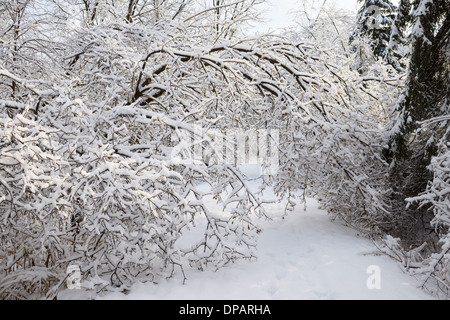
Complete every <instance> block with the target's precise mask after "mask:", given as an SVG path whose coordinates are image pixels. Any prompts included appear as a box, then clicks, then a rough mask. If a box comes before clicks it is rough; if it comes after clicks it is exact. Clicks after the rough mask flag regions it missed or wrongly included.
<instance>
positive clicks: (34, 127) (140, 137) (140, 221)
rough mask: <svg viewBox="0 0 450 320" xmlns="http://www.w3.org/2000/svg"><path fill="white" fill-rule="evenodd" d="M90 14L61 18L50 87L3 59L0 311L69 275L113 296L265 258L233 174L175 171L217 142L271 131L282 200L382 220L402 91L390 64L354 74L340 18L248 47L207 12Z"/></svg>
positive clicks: (359, 221)
mask: <svg viewBox="0 0 450 320" xmlns="http://www.w3.org/2000/svg"><path fill="white" fill-rule="evenodd" d="M68 2H70V1H68ZM174 2H176V3H178V4H179V5H180V7H179V8H180V10H181V8H182V7H181V4H182V2H179V1H178V2H177V1H174ZM84 3H85V8H84V9H83V10H84V11H81V12H82V14H81V15H80V16H79V17H77V16H76V15H75V18H73V19H74V20H73V21H71V20H70V19H69V20H68V21H67V22H64V24H63V23H61V21H60V20H58V15H55V19H56V20H55V21H54V23H55V25H58V26H60V27H62V28H61V30H59V31H57V30H56V29H52V30H53V32H55V37H54V40H53V41H54V42H52V44H53V45H54V46H53V47H52V46H50V45H49V46H50V47H52V48H53V50H48V52H46V54H45V55H44V54H42V55H43V57H42V59H41V60H40V61H39V63H38V64H35V63H32V64H31V66H28V67H29V68H33V70H39V72H36V73H32V72H21V71H23V70H25V71H28V70H27V67H26V66H27V65H26V63H25V62H24V61H19V60H14V59H12V60H11V61H14V62H15V64H17V65H21V66H22V68H16V67H15V66H14V67H11V64H10V63H6V62H5V61H6V58H1V59H2V60H0V79H1V86H0V90H1V92H2V94H3V96H5V97H8V98H5V99H3V100H0V114H1V118H0V119H1V124H2V126H1V127H0V130H1V131H0V136H1V138H2V140H1V144H0V164H2V167H0V179H1V180H0V190H1V191H2V194H0V208H1V209H2V211H1V212H0V214H1V216H0V220H1V223H2V224H1V225H0V231H1V238H0V240H1V242H0V263H1V264H0V266H1V269H0V296H1V297H2V298H13V299H14V298H19V299H20V298H23V297H31V296H43V295H44V296H46V297H47V298H53V297H56V296H57V294H58V292H59V291H60V290H61V289H63V288H64V287H65V286H66V280H67V279H68V278H69V274H67V270H68V268H69V266H78V267H79V269H80V272H81V276H82V285H83V286H84V288H85V289H87V290H92V291H94V292H101V291H102V290H103V289H105V290H108V289H113V288H116V289H117V288H120V289H127V288H128V287H129V286H130V285H132V284H133V283H134V282H135V281H154V282H158V281H159V280H160V279H162V278H164V277H168V276H171V275H173V274H174V272H181V273H182V274H183V275H185V270H186V268H188V267H194V268H197V269H201V270H203V269H205V268H209V267H212V268H214V269H217V268H220V267H222V266H224V265H225V264H227V263H229V262H233V261H235V260H237V259H242V258H244V259H251V258H253V257H254V256H255V247H256V244H257V235H258V233H259V231H260V230H259V228H258V226H257V225H256V224H255V223H254V222H253V219H252V218H253V216H254V215H260V216H268V214H267V212H266V211H265V210H264V203H265V200H264V199H261V198H260V197H259V195H257V194H254V193H253V192H251V190H250V188H249V187H248V185H247V183H246V181H245V178H244V177H243V175H242V174H241V173H240V172H239V170H238V168H237V166H236V161H234V160H235V159H228V158H227V161H225V162H224V161H214V160H213V161H184V160H190V159H184V158H183V157H179V156H177V155H178V154H179V153H180V151H183V150H187V151H188V153H189V152H191V154H195V153H196V148H200V151H202V150H207V151H208V152H209V151H210V150H211V149H212V148H211V145H210V144H209V145H208V143H209V142H208V139H207V136H208V134H213V135H216V134H217V132H221V133H223V134H224V135H226V133H227V132H229V131H230V130H231V131H233V130H235V129H243V130H254V131H255V132H257V131H258V130H268V131H270V130H276V132H279V139H277V141H278V143H279V144H278V145H277V146H276V147H277V148H278V154H279V155H280V158H279V169H280V170H279V174H278V175H277V176H275V177H272V178H273V181H274V183H275V190H276V192H277V193H278V194H279V195H280V196H284V194H288V195H290V194H291V193H290V191H291V190H293V189H295V190H296V189H299V188H303V189H305V190H306V192H307V193H310V194H311V193H312V194H314V195H317V196H318V197H319V199H320V201H321V202H322V204H323V206H324V208H325V209H327V210H329V211H330V212H331V213H332V214H333V215H334V216H335V217H340V218H343V219H344V220H345V221H347V222H348V223H349V224H351V225H355V226H358V227H359V228H361V229H364V230H365V231H373V229H374V228H375V226H377V227H378V226H379V225H380V224H381V223H383V222H385V221H386V219H387V218H386V216H387V215H388V214H387V208H386V207H387V204H386V203H384V201H383V198H384V195H385V193H386V192H388V191H387V189H386V185H385V179H386V176H385V174H386V172H387V168H386V164H385V163H384V162H383V160H382V158H381V150H382V149H383V147H384V144H385V143H386V141H385V138H384V135H383V134H382V129H383V125H384V123H386V121H387V118H388V115H389V114H390V109H389V108H390V105H391V104H390V103H391V102H392V101H394V98H393V97H394V96H395V95H396V94H397V92H398V87H399V86H401V84H402V79H401V77H400V76H399V75H397V74H396V72H395V71H393V70H391V69H390V68H388V67H386V66H384V65H383V64H382V63H374V64H373V65H372V66H369V67H367V68H366V70H365V72H364V73H361V70H355V68H354V60H355V55H357V53H355V52H354V51H352V50H351V49H350V47H349V45H347V44H346V43H347V42H346V41H345V40H344V39H345V37H344V36H343V35H341V34H340V32H339V29H337V24H336V21H331V22H330V23H329V24H326V25H327V28H328V29H329V30H335V31H337V33H333V32H331V31H330V32H329V36H324V35H323V34H322V36H321V37H318V36H317V37H314V36H313V37H310V35H311V34H313V35H314V32H317V29H311V30H310V32H309V36H308V37H301V38H300V39H299V38H295V37H288V36H264V37H255V38H245V39H243V38H234V37H233V36H230V33H229V32H228V31H230V28H231V27H230V28H226V29H224V30H228V31H226V32H225V33H226V34H227V36H226V37H222V36H220V33H221V32H220V30H219V35H218V34H217V33H214V34H212V33H211V32H210V31H211V26H208V27H205V26H204V25H203V22H204V15H205V14H208V13H209V12H211V10H203V11H201V12H199V13H195V14H193V15H192V16H191V17H189V16H186V14H185V13H186V12H189V11H186V12H184V11H183V12H184V13H183V14H182V15H177V19H175V18H174V19H170V18H167V17H165V15H164V14H163V12H162V11H161V12H160V13H158V14H157V15H156V16H145V17H144V16H140V15H139V14H137V15H131V16H128V13H130V11H128V12H127V7H126V6H124V7H122V6H119V7H116V8H114V10H113V8H112V7H111V8H109V9H111V10H104V9H105V8H106V7H98V8H97V7H95V8H93V7H91V6H90V5H94V6H96V3H97V2H96V1H94V2H91V1H84ZM183 3H184V2H183ZM107 4H108V2H107V1H106V2H102V6H103V5H105V6H107ZM74 5H75V4H74ZM229 5H231V4H230V3H229ZM225 7H226V6H225ZM225 7H224V8H225ZM235 8H236V6H235ZM94 9H95V10H94ZM128 9H129V8H128ZM159 9H162V8H159ZM244 9H245V7H244ZM68 10H69V9H68ZM69 11H70V10H69ZM74 11H76V10H74ZM169 11H170V10H169ZM102 12H103V13H102ZM152 12H153V13H154V11H152ZM158 12H159V11H158ZM170 12H171V11H170ZM245 12H247V9H245V10H244V12H243V15H242V19H244V17H245V14H244V13H245ZM94 13H95V15H94ZM153 13H152V14H153ZM172 13H173V12H172ZM175 13H176V12H175ZM60 14H61V15H62V16H63V17H64V15H66V14H67V13H61V12H60ZM168 15H169V16H172V15H171V14H168ZM225 16H226V15H225ZM238 16H239V15H238ZM164 17H165V18H164ZM180 17H183V18H182V19H181V18H180ZM240 17H241V16H240ZM216 18H217V17H216ZM245 19H246V18H245ZM245 19H244V20H245ZM214 21H215V22H217V20H214ZM227 21H228V23H230V26H231V25H234V24H235V23H237V22H236V21H233V19H230V18H228V20H227ZM216 26H217V25H216ZM43 29H45V28H43ZM224 30H222V31H224ZM33 36H34V35H33ZM318 39H320V41H319V40H318ZM56 42H57V43H56ZM361 45H363V44H361ZM30 60H32V59H30ZM12 83H14V90H11V87H12ZM19 92H20V95H19V94H18V93H19ZM197 128H201V130H202V135H201V136H199V135H198V129H197ZM186 135H188V136H190V137H191V138H192V142H193V143H192V145H189V143H187V145H183V143H185V142H186V139H185V138H184V137H185V136H186ZM240 143H242V141H232V142H231V148H232V149H233V150H234V149H235V148H236V149H237V147H238V146H237V145H238V144H240ZM219 145H220V144H219ZM227 147H229V145H228V146H227ZM189 149H190V151H189ZM197 151H198V150H197ZM220 151H224V150H223V149H222V150H216V152H217V154H216V156H219V155H220ZM174 155H175V156H174ZM259 156H260V157H262V158H263V157H264V156H263V155H261V154H260V155H259ZM208 158H210V159H214V158H216V159H217V157H214V155H213V154H210V155H208ZM228 160H229V161H228ZM205 185H206V186H207V187H206V188H207V189H208V191H206V192H205ZM208 197H210V198H213V199H216V200H217V201H218V202H220V203H222V204H223V212H221V213H215V212H212V211H211V210H210V209H209V207H208V201H206V200H207V199H208ZM290 203H291V204H292V205H293V204H294V202H292V201H291V202H290ZM192 236H194V239H192ZM187 239H189V241H188V240H187Z"/></svg>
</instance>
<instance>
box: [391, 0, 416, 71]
mask: <svg viewBox="0 0 450 320" xmlns="http://www.w3.org/2000/svg"><path fill="white" fill-rule="evenodd" d="M412 5H413V4H412V2H411V0H401V1H400V3H399V6H398V7H397V12H396V16H395V19H394V22H393V24H392V27H391V34H390V38H389V44H388V47H387V54H386V60H387V61H388V63H389V64H391V65H392V66H394V67H395V68H396V69H397V70H404V68H405V67H406V65H405V63H404V62H403V61H401V60H402V58H404V57H405V56H406V55H407V45H408V35H407V29H408V28H409V27H410V24H411V10H412Z"/></svg>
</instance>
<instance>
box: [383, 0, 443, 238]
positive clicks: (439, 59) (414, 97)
mask: <svg viewBox="0 0 450 320" xmlns="http://www.w3.org/2000/svg"><path fill="white" fill-rule="evenodd" d="M449 13H450V4H449V3H448V2H447V1H446V0H421V1H420V2H417V3H416V4H415V6H414V12H413V28H412V32H411V45H412V49H411V57H410V66H409V74H408V80H407V85H406V88H405V90H404V93H403V94H402V96H401V97H400V99H399V102H398V105H397V112H398V117H397V119H396V121H395V123H394V125H393V127H392V128H391V132H390V136H391V142H390V148H389V150H387V151H386V156H387V158H388V159H389V160H390V162H391V167H392V171H391V178H392V185H393V190H394V194H393V195H394V196H393V200H394V201H393V209H394V212H397V213H398V217H399V218H400V220H401V223H400V224H399V230H398V231H399V232H400V233H403V234H402V235H403V236H405V234H404V233H405V230H408V233H409V234H408V236H409V237H410V238H411V240H413V239H414V240H418V237H422V236H424V235H425V234H429V233H430V232H431V234H432V233H433V229H432V228H431V226H430V221H431V220H432V219H433V217H432V216H430V215H431V214H432V212H431V211H429V210H427V209H428V208H427V206H420V207H419V206H418V205H411V204H410V203H408V202H407V201H406V200H405V199H408V198H412V197H415V196H417V195H419V194H421V193H423V192H424V191H425V190H426V188H427V185H428V184H429V182H430V181H431V180H432V178H433V177H432V173H431V172H430V171H429V170H428V166H429V164H430V162H431V159H432V158H433V156H435V155H436V154H437V151H438V150H437V143H438V141H439V140H440V139H441V138H442V137H441V136H442V135H443V134H444V132H445V130H443V129H442V128H439V127H438V125H439V124H437V125H436V126H435V127H433V126H428V127H427V128H424V127H423V126H421V124H422V123H423V121H426V120H428V119H432V118H435V117H439V116H442V115H444V114H445V112H446V111H445V110H446V107H445V105H446V99H448V96H449V81H448V79H449V63H448V61H449V60H448V49H449V44H448V39H449V34H450V17H449V16H450V15H449ZM411 224H413V225H411ZM428 229H429V230H428ZM411 231H415V232H412V233H411Z"/></svg>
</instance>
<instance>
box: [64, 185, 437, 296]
mask: <svg viewBox="0 0 450 320" xmlns="http://www.w3.org/2000/svg"><path fill="white" fill-rule="evenodd" d="M252 185H253V187H256V186H257V185H256V180H253V182H252ZM212 201H213V200H211V203H212ZM268 207H269V210H268V212H270V213H271V214H273V216H275V217H276V218H275V219H274V220H272V221H268V220H262V219H261V221H260V227H261V228H262V230H263V231H262V232H261V234H260V237H259V244H258V250H257V254H258V259H257V260H255V259H254V260H252V261H248V260H242V261H238V262H235V263H232V264H229V265H227V266H226V267H224V268H222V269H219V270H218V271H214V270H207V271H198V270H193V269H187V270H185V272H186V276H187V278H188V279H187V281H186V283H185V284H184V285H183V277H182V275H181V272H178V274H177V275H176V276H175V277H173V278H171V279H167V280H164V281H163V282H160V283H158V284H153V283H137V284H135V285H134V286H133V287H132V288H131V290H130V292H129V293H127V294H123V293H119V292H117V293H110V294H107V295H105V296H102V297H100V298H99V297H97V299H105V300H428V299H434V298H433V297H432V296H430V295H428V294H427V293H425V292H424V291H423V290H422V289H420V288H419V282H418V280H416V279H415V278H413V277H411V276H410V275H408V274H406V273H405V272H403V271H402V269H401V268H400V266H399V265H398V264H397V262H395V261H394V260H392V259H391V258H389V257H387V256H385V255H377V254H374V253H375V252H376V248H375V246H374V244H373V243H372V242H371V241H370V240H368V239H367V238H364V237H362V236H360V235H359V234H358V232H357V231H355V230H353V229H351V228H348V227H345V226H343V225H342V224H340V223H339V222H336V221H331V220H330V217H329V216H328V215H327V213H326V212H324V211H323V210H320V209H319V204H318V202H317V201H316V200H314V199H307V207H306V210H304V206H303V205H299V206H298V207H297V208H296V209H295V211H294V212H291V213H290V214H288V215H287V216H286V217H285V218H282V216H283V214H284V207H285V203H283V202H281V203H274V204H269V205H268ZM217 210H221V208H220V206H217ZM372 266H376V268H377V269H378V270H379V271H380V289H369V287H368V285H367V282H368V280H369V278H370V277H371V276H372V275H373V274H372V273H368V272H369V271H370V270H372V269H371V267H372ZM76 291H77V290H66V291H64V292H63V293H61V294H60V297H59V299H84V298H89V297H87V296H86V294H85V293H84V294H83V293H82V292H79V291H78V292H76Z"/></svg>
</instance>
